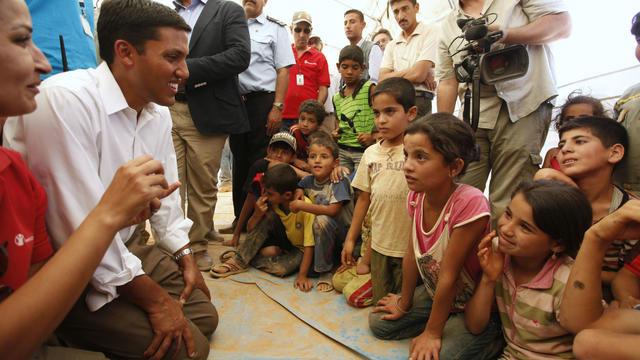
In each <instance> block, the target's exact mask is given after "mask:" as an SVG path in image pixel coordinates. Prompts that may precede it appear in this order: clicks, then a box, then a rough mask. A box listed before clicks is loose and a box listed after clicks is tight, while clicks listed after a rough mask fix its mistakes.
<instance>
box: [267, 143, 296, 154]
mask: <svg viewBox="0 0 640 360" xmlns="http://www.w3.org/2000/svg"><path fill="white" fill-rule="evenodd" d="M267 148H268V149H271V150H286V151H288V152H290V153H291V155H293V154H295V153H296V152H295V150H293V148H291V145H289V144H287V143H286V142H284V141H276V142H274V143H272V144H269V146H268V147H267Z"/></svg>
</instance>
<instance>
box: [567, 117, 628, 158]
mask: <svg viewBox="0 0 640 360" xmlns="http://www.w3.org/2000/svg"><path fill="white" fill-rule="evenodd" d="M573 129H588V130H589V132H591V134H593V136H595V137H597V138H598V139H600V142H602V145H604V146H605V147H607V148H610V147H612V146H613V145H615V144H620V145H622V146H623V147H624V149H625V150H628V149H629V138H628V136H627V130H626V129H625V128H624V126H622V125H621V124H620V123H619V122H617V121H615V120H612V119H609V118H606V117H596V116H583V117H579V118H574V119H571V120H569V121H567V122H566V123H565V124H564V125H562V126H561V127H560V130H558V135H559V136H560V138H562V134H564V133H565V132H567V131H569V130H573Z"/></svg>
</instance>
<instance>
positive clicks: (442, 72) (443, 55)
mask: <svg viewBox="0 0 640 360" xmlns="http://www.w3.org/2000/svg"><path fill="white" fill-rule="evenodd" d="M436 56H437V61H436V79H438V80H447V79H451V78H454V77H455V76H456V74H455V72H454V69H453V59H452V58H451V56H450V55H449V43H448V39H447V36H446V32H445V31H444V29H441V31H440V34H439V36H438V48H437V52H436Z"/></svg>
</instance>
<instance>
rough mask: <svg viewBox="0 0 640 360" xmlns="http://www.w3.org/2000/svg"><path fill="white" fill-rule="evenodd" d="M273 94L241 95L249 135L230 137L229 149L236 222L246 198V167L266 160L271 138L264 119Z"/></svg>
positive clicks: (269, 109) (271, 105) (267, 113)
mask: <svg viewBox="0 0 640 360" xmlns="http://www.w3.org/2000/svg"><path fill="white" fill-rule="evenodd" d="M274 97H275V93H273V92H253V93H249V94H247V95H243V96H242V98H243V100H244V105H245V107H246V108H247V115H248V116H249V124H250V125H251V131H250V132H248V133H244V134H238V135H231V136H229V147H230V148H231V152H232V153H233V175H232V176H233V180H232V182H233V213H234V214H235V216H236V219H237V218H238V216H239V215H240V210H242V205H243V204H244V199H245V198H246V196H247V194H245V193H244V191H242V185H244V183H245V181H246V180H247V176H249V174H248V173H249V167H250V166H251V165H252V164H253V163H254V162H256V160H258V159H262V158H264V157H265V156H267V146H268V145H269V140H270V139H271V137H270V136H267V129H266V128H265V126H266V124H267V116H268V115H269V111H271V108H272V107H273V100H274Z"/></svg>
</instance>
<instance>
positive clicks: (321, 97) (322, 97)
mask: <svg viewBox="0 0 640 360" xmlns="http://www.w3.org/2000/svg"><path fill="white" fill-rule="evenodd" d="M327 96H329V88H328V87H326V86H320V87H319V88H318V102H319V103H320V104H323V105H324V102H325V101H327Z"/></svg>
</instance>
